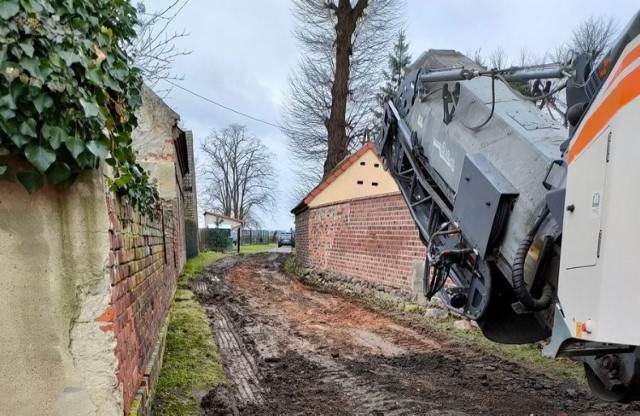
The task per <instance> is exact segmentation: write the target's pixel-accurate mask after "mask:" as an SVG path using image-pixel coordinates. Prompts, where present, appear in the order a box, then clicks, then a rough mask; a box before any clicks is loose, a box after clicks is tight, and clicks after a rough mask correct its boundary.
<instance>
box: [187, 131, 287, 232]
mask: <svg viewBox="0 0 640 416" xmlns="http://www.w3.org/2000/svg"><path fill="white" fill-rule="evenodd" d="M201 150H202V158H201V159H200V160H201V163H200V168H201V174H200V177H199V179H200V180H201V181H203V184H202V185H200V186H201V189H203V195H204V197H205V200H204V204H205V205H206V207H207V209H209V210H211V211H215V212H220V213H222V214H224V215H227V216H231V217H234V218H238V219H241V220H244V221H245V222H246V223H247V224H248V226H249V227H254V228H257V227H259V226H260V224H261V221H262V219H263V217H264V215H271V214H272V213H273V210H274V208H275V207H276V196H277V175H276V173H275V170H274V166H273V161H274V160H275V155H274V154H273V153H271V152H270V151H269V149H268V148H267V147H266V146H265V145H264V143H262V141H261V140H260V139H258V138H257V137H256V136H253V135H252V134H250V133H249V132H248V131H247V128H246V127H245V126H241V125H239V124H232V125H230V126H228V127H226V128H224V129H221V130H215V129H214V130H212V131H211V133H210V134H209V136H208V137H207V138H206V139H205V140H204V142H203V143H202V146H201Z"/></svg>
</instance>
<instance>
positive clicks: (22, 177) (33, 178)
mask: <svg viewBox="0 0 640 416" xmlns="http://www.w3.org/2000/svg"><path fill="white" fill-rule="evenodd" d="M16 176H17V177H18V180H19V181H20V183H21V184H22V186H24V187H25V188H26V190H27V192H29V194H30V195H33V193H34V192H36V191H37V190H38V189H40V188H42V187H43V186H44V178H43V176H42V174H41V173H40V172H38V171H37V170H35V169H29V170H26V169H20V170H19V171H18V173H17V174H16Z"/></svg>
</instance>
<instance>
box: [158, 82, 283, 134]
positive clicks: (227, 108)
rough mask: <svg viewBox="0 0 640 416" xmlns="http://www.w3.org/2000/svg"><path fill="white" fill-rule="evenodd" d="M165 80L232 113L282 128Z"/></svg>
mask: <svg viewBox="0 0 640 416" xmlns="http://www.w3.org/2000/svg"><path fill="white" fill-rule="evenodd" d="M164 81H165V82H168V83H169V84H171V85H173V86H174V87H176V88H180V89H181V90H183V91H185V92H188V93H189V94H192V95H195V96H196V97H198V98H200V99H203V100H205V101H207V102H209V103H211V104H214V105H217V106H218V107H222V108H224V109H225V110H227V111H231V112H232V113H236V114H239V115H241V116H243V117H247V118H250V119H251V120H254V121H257V122H260V123H264V124H266V125H268V126H272V127H277V128H280V126H278V125H277V124H274V123H270V122H268V121H265V120H261V119H259V118H256V117H253V116H250V115H249V114H245V113H243V112H242V111H238V110H234V109H233V108H230V107H227V106H226V105H223V104H220V103H219V102H216V101H214V100H212V99H210V98H207V97H203V96H202V95H200V94H198V93H197V92H194V91H191V90H189V89H187V88H185V87H182V86H180V85H178V84H176V83H174V82H173V81H170V80H168V79H165V80H164Z"/></svg>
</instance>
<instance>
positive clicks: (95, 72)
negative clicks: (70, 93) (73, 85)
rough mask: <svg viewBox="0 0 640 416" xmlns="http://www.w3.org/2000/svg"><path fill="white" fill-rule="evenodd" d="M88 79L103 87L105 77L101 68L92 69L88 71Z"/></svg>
mask: <svg viewBox="0 0 640 416" xmlns="http://www.w3.org/2000/svg"><path fill="white" fill-rule="evenodd" d="M86 76H87V79H88V80H89V81H92V82H93V83H94V84H96V85H100V86H102V84H103V75H102V71H101V70H100V68H92V69H88V70H87V73H86Z"/></svg>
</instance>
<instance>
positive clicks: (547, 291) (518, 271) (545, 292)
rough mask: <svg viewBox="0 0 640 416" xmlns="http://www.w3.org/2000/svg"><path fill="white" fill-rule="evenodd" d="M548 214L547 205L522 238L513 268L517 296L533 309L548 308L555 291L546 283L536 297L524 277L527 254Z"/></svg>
mask: <svg viewBox="0 0 640 416" xmlns="http://www.w3.org/2000/svg"><path fill="white" fill-rule="evenodd" d="M548 215H549V208H548V207H545V208H544V210H543V211H542V213H541V214H540V216H539V217H538V219H537V220H536V222H535V223H534V224H533V227H531V230H529V233H528V234H527V236H526V237H525V238H524V239H523V240H522V243H520V246H519V247H518V250H517V251H516V255H515V257H514V259H513V266H512V268H511V279H512V281H513V289H514V291H515V292H516V296H517V297H518V300H519V301H520V303H522V305H524V306H525V307H526V308H527V309H529V310H532V311H542V310H545V309H547V308H548V307H549V306H550V305H551V302H552V300H553V291H552V289H551V285H550V284H549V283H546V284H545V285H544V288H543V289H542V294H541V295H540V298H539V299H536V298H534V297H533V296H532V295H531V292H529V288H527V282H526V281H525V279H524V263H525V261H526V260H527V254H528V253H529V249H530V248H531V245H532V244H533V240H534V238H535V235H536V233H537V232H538V230H539V229H540V226H541V225H542V222H543V221H544V220H545V219H546V218H547V216H548Z"/></svg>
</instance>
